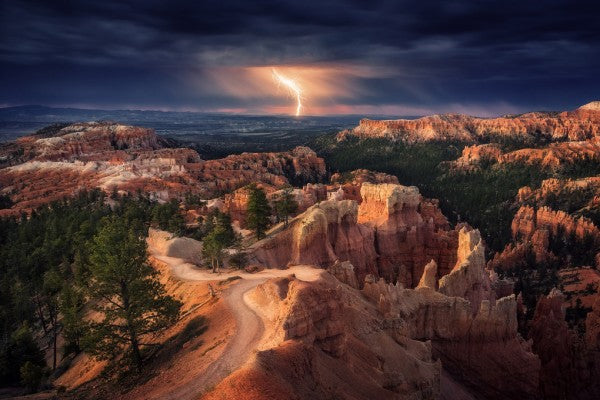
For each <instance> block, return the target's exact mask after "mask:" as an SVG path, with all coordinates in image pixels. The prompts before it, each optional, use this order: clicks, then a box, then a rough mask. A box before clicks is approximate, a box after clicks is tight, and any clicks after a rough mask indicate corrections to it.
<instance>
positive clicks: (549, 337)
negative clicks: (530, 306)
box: [529, 290, 578, 399]
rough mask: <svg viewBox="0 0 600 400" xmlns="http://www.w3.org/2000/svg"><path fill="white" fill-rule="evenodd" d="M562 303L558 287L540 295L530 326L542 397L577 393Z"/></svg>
mask: <svg viewBox="0 0 600 400" xmlns="http://www.w3.org/2000/svg"><path fill="white" fill-rule="evenodd" d="M563 303H564V298H563V296H562V293H560V291H557V290H554V291H552V292H551V293H550V294H549V295H548V296H545V297H542V298H541V299H540V300H539V301H538V303H537V306H536V308H535V315H534V317H533V320H532V321H531V328H530V330H529V337H530V338H531V339H532V340H533V352H534V353H535V354H537V355H538V356H539V357H540V361H541V363H542V368H541V373H540V393H541V394H542V396H543V398H544V399H565V398H572V397H575V396H574V395H575V394H576V393H577V389H576V388H577V386H578V376H577V375H578V374H577V370H576V367H575V361H574V358H575V357H576V356H575V355H574V354H573V343H572V342H571V333H570V332H569V327H568V326H567V323H566V322H565V313H564V309H563Z"/></svg>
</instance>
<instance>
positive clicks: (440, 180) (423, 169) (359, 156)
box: [312, 135, 600, 251]
mask: <svg viewBox="0 0 600 400" xmlns="http://www.w3.org/2000/svg"><path fill="white" fill-rule="evenodd" d="M489 139H490V141H489V142H494V143H499V144H500V146H501V147H502V148H503V149H504V150H505V151H510V150H515V149H518V148H524V147H542V146H544V145H547V143H548V140H547V138H545V137H543V135H539V137H533V136H532V137H531V138H527V139H525V140H521V139H510V138H509V139H507V138H502V137H498V138H494V137H490V138H489ZM312 146H314V148H315V150H316V151H317V153H318V154H319V155H320V156H322V157H324V158H325V160H326V161H327V164H328V165H329V166H330V168H331V170H332V171H333V172H341V173H342V177H343V174H344V173H347V172H349V171H352V170H354V169H358V168H366V169H370V170H373V171H381V172H385V173H389V174H392V175H395V176H397V177H398V180H399V181H400V183H402V184H403V185H415V186H418V187H419V189H420V191H421V193H422V194H423V195H424V196H426V197H430V198H436V199H439V200H440V207H441V208H442V211H443V212H444V214H445V215H446V216H448V218H449V219H450V220H451V221H452V222H459V221H466V222H469V223H470V224H471V225H472V226H474V227H477V228H478V229H479V230H480V231H481V232H482V235H483V237H484V238H485V240H486V243H487V244H488V247H489V248H490V249H491V250H492V251H498V250H501V249H502V248H503V247H504V246H505V245H506V244H507V243H508V242H509V241H510V240H511V236H510V223H511V221H512V218H513V217H514V214H515V212H516V208H514V206H513V205H514V200H515V196H516V194H517V192H518V190H519V188H521V187H523V186H530V187H532V188H536V187H539V186H540V184H541V182H542V180H544V179H548V178H552V177H555V178H560V179H577V178H581V177H584V176H591V175H594V174H600V162H599V161H597V160H594V159H591V158H585V159H582V160H578V161H576V162H574V163H571V164H566V165H564V166H562V167H561V168H560V169H557V170H553V169H551V168H544V167H542V166H541V165H526V164H522V163H511V164H496V163H493V162H492V161H489V162H487V163H483V164H482V165H481V168H475V169H473V170H469V171H463V172H457V171H450V170H449V169H448V167H447V164H446V163H445V162H446V161H452V160H455V159H457V158H458V157H459V156H460V155H461V152H462V149H463V148H464V146H465V143H461V142H428V143H415V144H407V143H404V142H402V141H397V142H394V141H390V140H388V139H363V140H359V139H358V138H348V139H346V140H344V141H341V142H337V141H336V139H335V137H334V136H323V137H320V138H318V139H317V140H316V141H315V142H314V143H313V144H312ZM591 195H592V193H591V191H586V190H585V189H580V190H576V191H572V192H570V193H566V192H565V193H560V194H558V195H557V196H549V198H548V199H547V201H546V202H545V203H542V204H537V206H542V205H548V206H550V207H552V208H554V209H559V210H565V211H567V212H569V213H571V212H577V213H579V214H580V215H584V216H587V217H590V218H591V219H592V220H594V221H600V211H598V209H592V210H589V209H582V207H584V205H585V204H586V203H587V201H588V200H589V199H590V196H591Z"/></svg>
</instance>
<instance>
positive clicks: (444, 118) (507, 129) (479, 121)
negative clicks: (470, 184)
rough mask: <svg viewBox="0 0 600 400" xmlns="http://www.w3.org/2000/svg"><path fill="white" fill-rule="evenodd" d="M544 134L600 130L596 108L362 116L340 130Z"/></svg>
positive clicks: (574, 135)
mask: <svg viewBox="0 0 600 400" xmlns="http://www.w3.org/2000/svg"><path fill="white" fill-rule="evenodd" d="M540 134H541V135H546V136H548V137H550V138H552V139H553V140H559V139H569V140H584V139H589V138H592V137H594V136H597V135H599V134H600V112H598V111H597V110H596V109H595V108H594V107H586V106H584V107H582V108H580V109H577V110H575V111H565V112H561V113H543V112H534V113H527V114H522V115H517V116H505V117H500V118H477V117H470V116H466V115H460V114H445V115H432V116H428V117H423V118H418V119H415V120H406V119H398V120H387V121H374V120H369V119H366V118H365V119H362V120H361V121H360V123H359V125H358V126H357V127H355V128H353V129H349V130H345V131H342V132H340V133H339V134H338V139H339V140H343V139H344V138H345V137H346V136H358V137H360V138H373V137H380V138H389V139H395V140H398V139H399V140H404V141H407V142H426V141H435V140H461V141H466V142H475V141H477V140H478V139H481V138H486V139H487V138H488V137H489V136H494V135H496V136H504V137H521V138H527V137H533V136H536V135H540Z"/></svg>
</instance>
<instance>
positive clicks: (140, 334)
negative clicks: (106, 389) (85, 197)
mask: <svg viewBox="0 0 600 400" xmlns="http://www.w3.org/2000/svg"><path fill="white" fill-rule="evenodd" d="M146 257H147V254H146V242H145V240H144V238H142V237H139V236H138V234H136V232H135V230H133V229H130V228H129V227H128V226H127V224H126V220H125V219H123V218H119V217H117V216H112V217H109V218H108V217H107V218H105V219H104V220H103V224H102V227H101V228H100V230H99V231H98V234H97V235H96V236H95V237H94V239H93V243H92V245H91V254H90V272H91V275H92V281H91V283H90V285H89V292H90V296H91V298H92V299H93V300H94V301H93V302H92V304H94V305H93V309H94V311H96V312H98V313H100V315H101V318H100V320H99V321H98V322H90V324H89V331H88V332H87V333H86V336H85V338H84V347H85V348H86V349H88V350H89V351H90V352H91V353H92V354H93V355H94V356H96V357H97V358H99V359H115V358H116V357H117V356H118V355H120V354H123V350H126V353H125V354H126V355H127V356H128V357H129V359H130V360H131V361H132V362H133V364H134V365H135V366H136V367H137V370H138V371H140V370H141V368H142V365H143V358H142V355H141V351H140V349H141V347H142V346H144V345H147V344H150V343H149V342H148V340H149V339H150V336H151V334H153V333H156V332H159V331H161V330H162V329H164V328H167V327H168V326H170V325H172V324H173V323H174V322H175V321H176V320H177V318H178V317H179V310H180V308H181V303H180V302H179V301H177V300H175V299H173V298H172V297H170V296H168V295H166V294H165V289H164V286H163V285H162V284H161V283H160V282H159V280H158V276H157V275H158V273H157V272H156V270H154V269H153V268H152V267H151V266H149V265H148V264H147V262H146Z"/></svg>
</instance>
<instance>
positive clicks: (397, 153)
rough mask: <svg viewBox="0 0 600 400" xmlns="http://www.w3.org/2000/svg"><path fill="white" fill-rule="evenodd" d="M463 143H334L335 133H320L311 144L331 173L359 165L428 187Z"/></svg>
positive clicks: (411, 183) (373, 140)
mask: <svg viewBox="0 0 600 400" xmlns="http://www.w3.org/2000/svg"><path fill="white" fill-rule="evenodd" d="M464 145H465V144H464V143H460V142H443V143H441V142H433V143H417V144H406V143H404V142H400V141H398V142H392V141H390V140H387V139H364V140H359V139H357V138H348V139H347V140H344V141H342V142H337V141H336V139H335V136H323V137H320V138H319V139H318V140H316V141H315V143H313V146H314V149H315V151H317V153H318V154H319V155H320V156H321V157H323V158H325V160H326V162H327V165H328V166H329V167H330V168H331V170H332V171H334V172H345V171H352V170H355V169H359V168H366V169H369V170H372V171H379V172H386V173H388V174H392V175H396V176H397V177H398V179H399V180H400V182H401V183H402V184H404V185H416V186H419V187H421V188H422V190H427V189H428V188H429V187H430V185H431V183H432V182H433V180H434V179H435V178H436V177H437V176H438V175H440V171H439V170H438V165H439V164H440V162H442V161H451V160H455V159H456V158H458V157H459V156H460V154H461V151H462V148H463V147H464ZM424 193H425V192H424Z"/></svg>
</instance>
